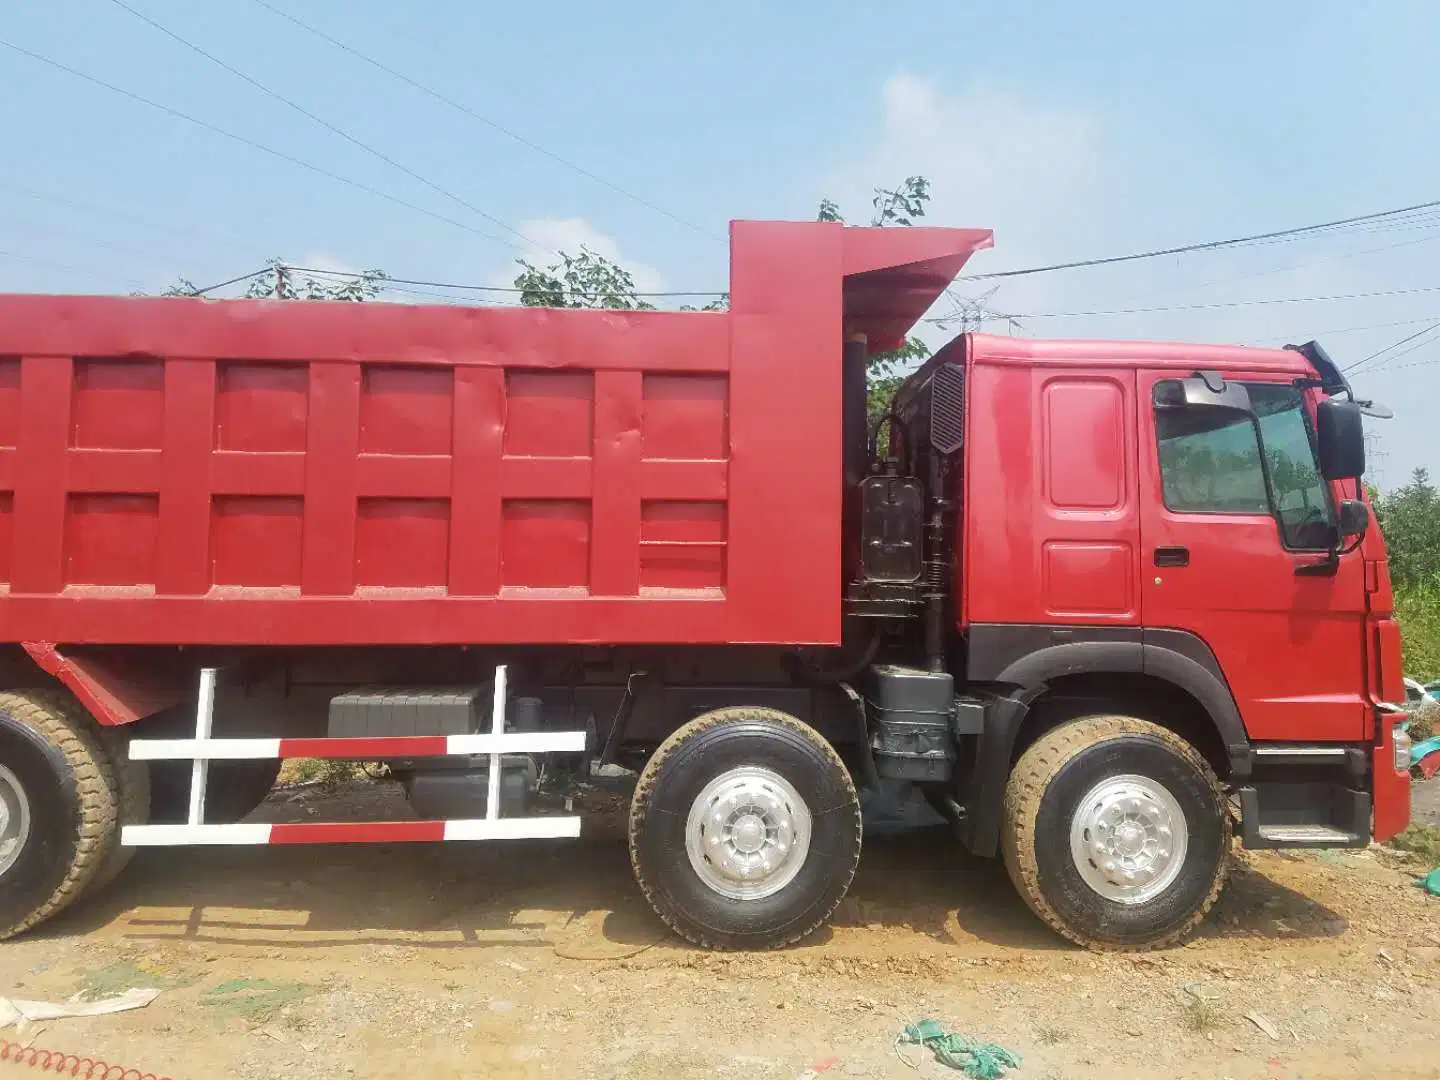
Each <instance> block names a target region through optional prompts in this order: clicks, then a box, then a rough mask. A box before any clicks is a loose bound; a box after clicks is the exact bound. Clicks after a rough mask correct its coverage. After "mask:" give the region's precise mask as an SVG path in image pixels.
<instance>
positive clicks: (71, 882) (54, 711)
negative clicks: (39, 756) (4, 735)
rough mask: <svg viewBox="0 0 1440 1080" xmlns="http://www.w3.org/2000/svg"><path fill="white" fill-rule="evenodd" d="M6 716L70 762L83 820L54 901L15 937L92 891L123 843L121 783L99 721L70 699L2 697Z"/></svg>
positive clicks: (8, 933) (37, 693)
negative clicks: (114, 849)
mask: <svg viewBox="0 0 1440 1080" xmlns="http://www.w3.org/2000/svg"><path fill="white" fill-rule="evenodd" d="M0 712H5V713H8V714H9V715H10V717H11V718H12V719H14V720H16V721H17V722H19V723H21V724H24V725H26V726H27V727H29V728H30V729H31V730H32V731H34V732H35V733H36V734H37V735H39V736H40V737H41V738H42V739H44V740H45V741H46V742H48V743H50V745H51V746H53V747H55V748H56V749H57V750H59V751H60V753H61V754H62V755H63V756H64V758H65V762H66V764H67V765H68V766H69V768H70V770H71V772H72V773H73V775H74V777H75V796H76V800H77V802H78V804H79V812H80V820H79V827H78V836H77V837H76V844H75V853H74V856H73V858H72V859H71V861H70V866H69V868H68V869H67V871H66V873H65V875H64V877H63V878H61V880H60V882H59V883H58V884H57V885H56V887H55V889H54V890H53V891H52V892H51V894H50V896H49V897H48V898H47V899H45V900H44V901H42V902H41V903H39V904H37V905H36V906H35V907H34V908H32V909H31V910H30V912H29V913H28V914H26V915H24V916H22V917H21V918H20V919H18V920H17V921H15V922H13V923H11V924H10V925H8V926H0V940H4V939H6V938H11V937H14V936H15V935H16V934H21V933H24V932H25V931H26V930H29V929H31V928H32V927H34V926H37V925H38V924H40V923H42V922H44V921H45V920H46V919H49V918H52V917H53V916H55V915H57V914H59V913H60V912H61V911H62V910H64V909H65V908H66V907H68V906H69V905H70V904H71V903H73V902H74V901H75V900H76V899H77V898H78V897H79V896H80V895H81V894H82V893H83V892H85V890H86V889H87V888H88V887H89V885H90V883H91V882H92V880H94V878H95V875H96V874H97V873H98V872H99V871H100V868H101V866H102V864H103V863H104V861H105V858H106V856H107V854H108V852H109V851H110V850H111V847H112V845H113V844H114V842H115V841H116V840H117V839H118V834H119V828H118V818H119V812H120V810H119V808H120V802H121V795H120V781H119V778H118V775H117V773H116V770H115V766H114V763H113V762H112V761H111V758H110V755H109V754H108V753H106V751H105V748H104V747H103V746H102V744H101V740H100V738H99V737H98V735H97V734H96V732H95V730H94V721H93V720H91V719H90V717H89V715H88V714H86V713H85V711H84V709H82V708H81V706H80V704H79V703H78V702H76V701H75V700H74V699H73V698H72V697H71V696H70V695H69V694H68V693H65V692H64V691H58V690H27V691H19V692H15V691H7V692H0Z"/></svg>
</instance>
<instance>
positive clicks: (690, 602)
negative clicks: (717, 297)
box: [0, 222, 990, 644]
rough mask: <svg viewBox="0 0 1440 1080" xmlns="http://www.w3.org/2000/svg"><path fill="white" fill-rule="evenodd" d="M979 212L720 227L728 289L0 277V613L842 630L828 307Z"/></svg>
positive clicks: (403, 637)
mask: <svg viewBox="0 0 1440 1080" xmlns="http://www.w3.org/2000/svg"><path fill="white" fill-rule="evenodd" d="M989 240H990V234H989V233H988V232H984V231H978V230H954V229H887V230H878V229H842V228H841V227H840V226H838V225H830V224H818V223H806V224H797V223H769V222H766V223H761V222H739V223H736V224H735V225H734V226H733V227H732V248H731V251H732V254H731V309H730V311H729V312H727V313H700V312H694V313H689V312H590V311H553V310H540V309H516V308H508V309H503V308H502V309H497V308H469V307H434V306H432V307H411V306H401V305H395V304H383V303H367V304H344V303H307V302H301V301H292V302H285V303H280V302H273V301H264V302H259V301H204V300H174V299H124V298H117V297H55V296H0V640H5V641H12V642H14V641H29V642H60V643H115V644H118V643H164V644H191V643H237V644H240V643H248V644H326V643H332V644H341V643H348V644H367V643H376V644H390V643H394V644H401V643H441V642H446V643H467V642H473V643H484V642H528V643H543V642H771V643H791V642H813V643H826V642H837V641H838V640H839V634H840V597H841V588H840V546H841V545H840V517H841V514H840V508H841V467H842V463H841V364H840V355H841V346H842V341H843V334H844V332H853V331H859V332H864V333H866V334H868V335H869V336H870V341H871V346H872V348H884V347H887V346H889V345H893V344H894V343H895V342H896V341H897V340H898V339H899V338H900V336H902V335H903V334H904V333H905V331H906V330H907V329H908V328H909V327H910V326H911V325H912V324H913V323H914V321H915V320H916V319H918V318H919V316H920V315H921V314H922V313H923V312H924V311H925V309H926V308H927V307H928V306H929V305H930V304H931V303H932V302H933V301H934V300H935V298H936V297H937V296H938V295H939V294H940V292H941V291H942V290H943V289H944V287H945V286H946V285H947V284H948V283H949V282H950V280H951V278H953V276H954V275H955V274H956V273H957V272H958V271H959V269H960V267H961V266H962V265H963V264H964V262H965V260H966V259H967V258H968V257H969V255H970V254H971V253H972V252H973V251H975V250H976V249H977V248H980V247H985V246H988V244H989Z"/></svg>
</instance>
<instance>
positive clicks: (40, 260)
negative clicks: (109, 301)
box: [0, 251, 145, 289]
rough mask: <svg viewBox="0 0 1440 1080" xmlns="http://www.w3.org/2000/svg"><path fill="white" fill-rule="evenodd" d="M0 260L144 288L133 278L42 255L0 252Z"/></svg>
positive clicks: (134, 287) (142, 284)
mask: <svg viewBox="0 0 1440 1080" xmlns="http://www.w3.org/2000/svg"><path fill="white" fill-rule="evenodd" d="M0 259H13V260H14V261H16V262H24V263H33V264H34V265H36V266H44V267H48V268H49V269H51V270H59V271H61V272H62V273H66V274H78V275H79V276H81V277H91V278H96V279H98V280H104V281H123V282H124V283H125V284H126V285H129V286H130V287H131V288H133V289H143V288H145V283H144V282H143V281H137V280H136V279H135V278H126V277H118V276H117V275H115V274H112V273H109V272H108V271H105V270H100V269H98V268H96V267H90V266H76V265H75V264H73V263H64V262H56V261H55V260H54V259H47V258H45V257H44V256H43V255H22V254H21V253H19V252H16V251H0Z"/></svg>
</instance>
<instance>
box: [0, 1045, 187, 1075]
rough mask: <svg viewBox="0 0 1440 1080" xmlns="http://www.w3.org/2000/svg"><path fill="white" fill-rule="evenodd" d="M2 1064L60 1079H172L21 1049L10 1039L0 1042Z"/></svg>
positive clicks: (66, 1055) (68, 1056)
mask: <svg viewBox="0 0 1440 1080" xmlns="http://www.w3.org/2000/svg"><path fill="white" fill-rule="evenodd" d="M0 1061H9V1062H13V1063H14V1064H16V1065H28V1066H29V1067H30V1068H32V1069H39V1070H40V1071H41V1072H48V1073H55V1074H57V1075H59V1076H70V1077H79V1078H80V1080H170V1077H168V1076H156V1075H155V1074H154V1073H148V1072H141V1071H140V1070H139V1069H127V1068H125V1066H123V1065H111V1064H110V1063H109V1062H105V1061H99V1060H97V1059H95V1058H87V1057H80V1056H78V1055H76V1054H62V1053H60V1052H59V1051H57V1050H41V1049H39V1048H37V1047H34V1046H21V1045H20V1044H19V1043H12V1042H11V1041H10V1040H8V1039H0Z"/></svg>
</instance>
